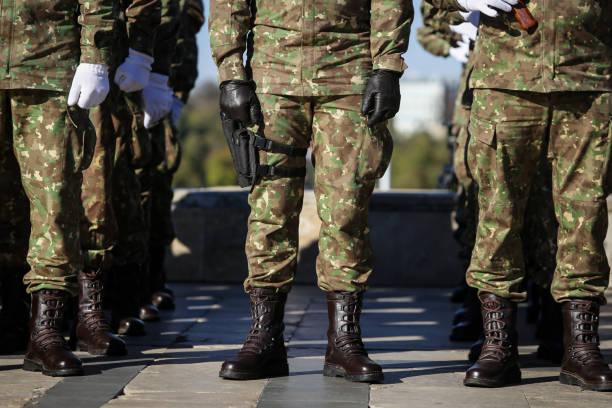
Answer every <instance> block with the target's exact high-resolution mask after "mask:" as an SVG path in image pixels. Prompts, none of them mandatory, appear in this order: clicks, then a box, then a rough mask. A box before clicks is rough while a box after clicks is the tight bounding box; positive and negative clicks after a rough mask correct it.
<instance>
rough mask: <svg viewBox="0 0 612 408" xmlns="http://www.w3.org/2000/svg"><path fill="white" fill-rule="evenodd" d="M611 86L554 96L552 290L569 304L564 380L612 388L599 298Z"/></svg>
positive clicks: (605, 277)
mask: <svg viewBox="0 0 612 408" xmlns="http://www.w3.org/2000/svg"><path fill="white" fill-rule="evenodd" d="M610 103H611V102H610V93H578V92H576V93H570V92H568V93H561V94H558V95H555V96H554V97H553V107H554V110H553V115H552V124H551V129H550V146H549V151H550V155H551V156H552V159H553V168H552V172H553V197H554V200H555V212H556V216H557V221H558V222H559V232H558V241H557V245H558V251H557V268H556V270H555V276H554V279H553V282H552V286H551V291H552V294H553V296H554V298H555V300H556V301H557V302H560V303H562V314H563V324H564V336H563V339H564V350H565V355H564V357H563V363H562V365H561V375H560V377H559V379H560V380H561V382H562V383H565V384H576V385H581V386H582V387H583V388H587V389H591V390H597V391H612V370H610V368H609V367H608V364H607V363H606V361H605V359H604V357H603V356H602V355H601V352H600V350H599V347H598V344H599V335H598V322H599V305H600V304H602V303H604V302H605V297H604V291H605V289H606V288H607V287H608V283H609V277H610V267H609V266H608V262H607V258H606V254H605V250H604V245H603V242H604V238H605V236H606V230H607V227H608V209H607V205H606V198H607V193H608V191H607V188H606V187H607V184H606V183H607V179H606V178H607V173H608V169H609V166H610V151H611V148H612V142H611V141H610V135H611V131H610V113H611V112H610V109H611V107H612V105H611V104H610Z"/></svg>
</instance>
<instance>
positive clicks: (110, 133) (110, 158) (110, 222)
mask: <svg viewBox="0 0 612 408" xmlns="http://www.w3.org/2000/svg"><path fill="white" fill-rule="evenodd" d="M121 7H122V8H121V13H120V14H121V16H120V19H119V24H117V27H118V28H117V30H116V33H115V36H116V37H115V38H116V40H115V43H114V48H113V64H112V66H111V75H110V77H111V78H113V77H114V70H115V69H116V67H117V66H119V64H121V63H122V62H123V60H124V59H125V57H126V56H127V53H128V47H129V48H132V49H135V50H136V51H140V52H143V53H146V54H148V55H152V54H153V35H154V30H155V27H157V25H158V24H159V20H160V4H159V0H149V1H129V2H127V1H124V2H122V3H121ZM126 103H127V102H126V100H125V96H124V95H123V93H122V92H121V91H120V90H119V88H118V87H117V86H116V85H115V84H114V83H112V84H111V93H110V94H109V96H108V98H107V99H106V100H105V101H104V102H103V103H102V104H101V105H100V106H99V107H96V108H94V109H91V110H90V119H91V121H92V123H93V124H94V127H95V128H96V132H97V143H96V147H95V153H94V159H93V161H92V164H91V166H90V167H89V169H87V170H86V171H84V172H83V188H82V193H81V198H82V202H83V213H84V214H83V218H82V222H81V245H82V248H83V253H84V256H85V268H86V269H88V270H98V269H100V268H103V266H109V262H110V260H109V259H108V256H109V255H110V251H111V250H112V249H113V245H114V243H115V240H116V239H117V236H116V235H117V229H118V226H117V220H116V218H115V214H114V211H113V204H112V200H111V197H112V194H111V191H112V171H113V167H114V166H115V150H116V143H117V138H123V137H131V135H132V133H131V128H130V126H129V124H130V123H131V121H132V115H131V113H130V111H129V109H128V107H127V104H126Z"/></svg>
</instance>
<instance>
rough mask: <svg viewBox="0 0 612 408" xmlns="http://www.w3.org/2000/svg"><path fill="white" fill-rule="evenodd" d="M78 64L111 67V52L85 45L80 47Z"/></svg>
mask: <svg viewBox="0 0 612 408" xmlns="http://www.w3.org/2000/svg"><path fill="white" fill-rule="evenodd" d="M80 62H85V63H89V64H103V65H107V66H111V65H112V63H113V55H112V51H111V50H110V49H106V48H95V47H90V46H87V45H81V59H80Z"/></svg>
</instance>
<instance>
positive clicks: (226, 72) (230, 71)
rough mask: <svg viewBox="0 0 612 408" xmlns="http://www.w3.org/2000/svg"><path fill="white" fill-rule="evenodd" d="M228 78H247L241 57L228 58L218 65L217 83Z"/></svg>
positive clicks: (246, 79) (228, 79)
mask: <svg viewBox="0 0 612 408" xmlns="http://www.w3.org/2000/svg"><path fill="white" fill-rule="evenodd" d="M230 80H242V81H248V80H249V77H248V76H247V73H246V70H245V69H244V65H242V58H240V59H238V58H228V59H226V60H224V61H223V62H222V63H221V64H220V65H219V83H222V82H224V81H230Z"/></svg>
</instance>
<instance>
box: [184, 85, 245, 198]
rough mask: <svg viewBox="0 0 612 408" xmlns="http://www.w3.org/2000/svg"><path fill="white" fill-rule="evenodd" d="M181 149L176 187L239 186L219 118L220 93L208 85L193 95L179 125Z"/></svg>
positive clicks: (200, 87)
mask: <svg viewBox="0 0 612 408" xmlns="http://www.w3.org/2000/svg"><path fill="white" fill-rule="evenodd" d="M178 128H179V138H180V140H181V146H182V161H181V166H180V167H179V169H178V171H177V172H176V174H175V176H174V185H175V186H176V187H201V186H207V187H210V186H227V185H236V184H237V180H236V173H235V171H234V167H233V164H232V159H231V156H230V153H229V149H228V148H227V143H226V142H225V136H224V135H223V130H222V129H221V120H220V118H219V90H218V88H217V85H216V84H214V83H212V82H209V83H204V84H202V85H200V86H199V87H197V88H196V89H195V90H194V91H193V92H192V93H191V95H190V98H189V103H188V104H187V106H185V109H184V110H183V114H182V116H181V119H180V121H179V124H178Z"/></svg>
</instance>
